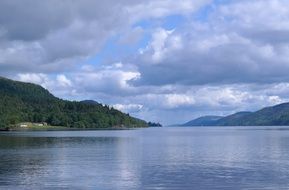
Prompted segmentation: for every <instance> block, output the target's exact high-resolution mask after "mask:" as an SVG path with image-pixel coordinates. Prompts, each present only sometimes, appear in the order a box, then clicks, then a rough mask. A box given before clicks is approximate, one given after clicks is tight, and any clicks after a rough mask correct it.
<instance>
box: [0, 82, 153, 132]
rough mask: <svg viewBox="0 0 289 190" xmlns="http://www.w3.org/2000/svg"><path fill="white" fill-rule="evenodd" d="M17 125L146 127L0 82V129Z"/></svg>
mask: <svg viewBox="0 0 289 190" xmlns="http://www.w3.org/2000/svg"><path fill="white" fill-rule="evenodd" d="M20 122H35V123H39V122H46V123H48V124H49V125H52V126H65V127H70V128H109V127H121V126H125V127H147V123H146V122H145V121H142V120H140V119H136V118H133V117H131V116H129V115H128V114H124V113H122V112H120V111H118V110H116V109H114V108H111V107H109V106H106V105H105V106H103V105H102V104H99V103H96V102H90V101H84V102H75V101H73V102H72V101H66V100H61V99H59V98H56V97H54V96H53V95H52V94H51V93H49V92H48V91H47V90H46V89H44V88H42V87H41V86H39V85H35V84H31V83H23V82H18V81H13V80H10V79H6V78H2V77H1V78H0V128H5V127H7V126H11V125H15V124H18V123H20Z"/></svg>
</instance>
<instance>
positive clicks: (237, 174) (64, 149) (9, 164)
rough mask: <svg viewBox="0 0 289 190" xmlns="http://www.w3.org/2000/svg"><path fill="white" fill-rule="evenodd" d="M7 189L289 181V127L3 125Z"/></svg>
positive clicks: (0, 154) (287, 184)
mask: <svg viewBox="0 0 289 190" xmlns="http://www.w3.org/2000/svg"><path fill="white" fill-rule="evenodd" d="M288 129H289V128H288ZM0 189H98V190H111V189H118V190H128V189H184V190H186V189H190V190H191V189H196V190H202V189H204V190H207V189H220V190H226V189H234V190H238V189H248V190H251V189H254V190H255V189H274V190H275V189H289V130H287V128H284V127H283V128H280V127H249V128H248V127H247V128H242V127H238V128H236V127H224V128H222V127H221V128H219V127H208V128H201V127H197V128H150V129H140V130H128V131H65V132H59V131H58V132H57V131H55V132H52V131H51V132H49V131H47V132H45V131H44V132H4V133H3V132H2V133H0Z"/></svg>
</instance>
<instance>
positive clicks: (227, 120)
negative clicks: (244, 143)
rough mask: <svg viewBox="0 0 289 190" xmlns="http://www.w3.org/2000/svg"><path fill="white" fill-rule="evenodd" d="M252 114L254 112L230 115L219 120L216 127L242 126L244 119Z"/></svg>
mask: <svg viewBox="0 0 289 190" xmlns="http://www.w3.org/2000/svg"><path fill="white" fill-rule="evenodd" d="M250 114H252V112H246V111H243V112H238V113H235V114H232V115H229V116H226V117H223V118H221V119H219V120H218V121H216V123H215V125H219V126H227V125H232V126H234V125H240V121H241V120H242V119H243V118H244V117H246V116H248V115H250Z"/></svg>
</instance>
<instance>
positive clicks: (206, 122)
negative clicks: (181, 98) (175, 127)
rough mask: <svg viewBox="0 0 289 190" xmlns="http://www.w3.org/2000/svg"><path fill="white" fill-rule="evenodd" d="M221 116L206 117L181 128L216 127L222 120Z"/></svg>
mask: <svg viewBox="0 0 289 190" xmlns="http://www.w3.org/2000/svg"><path fill="white" fill-rule="evenodd" d="M221 118H223V117H221V116H204V117H199V118H197V119H194V120H192V121H189V122H187V123H185V124H182V125H181V126H214V125H216V123H217V122H218V120H220V119H221Z"/></svg>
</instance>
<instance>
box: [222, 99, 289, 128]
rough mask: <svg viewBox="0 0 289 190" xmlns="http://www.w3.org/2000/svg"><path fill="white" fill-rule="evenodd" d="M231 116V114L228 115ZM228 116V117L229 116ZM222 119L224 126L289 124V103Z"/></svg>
mask: <svg viewBox="0 0 289 190" xmlns="http://www.w3.org/2000/svg"><path fill="white" fill-rule="evenodd" d="M228 117H230V116H228ZM228 117H226V118H228ZM226 118H224V119H223V121H222V120H220V123H218V125H224V126H284V125H288V126H289V103H284V104H279V105H276V106H272V107H266V108H263V109H261V110H259V111H256V112H253V113H246V114H243V115H240V116H239V117H237V118H230V119H227V120H225V119H226Z"/></svg>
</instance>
